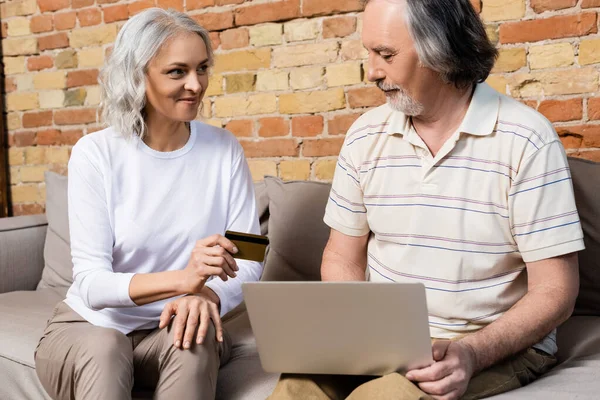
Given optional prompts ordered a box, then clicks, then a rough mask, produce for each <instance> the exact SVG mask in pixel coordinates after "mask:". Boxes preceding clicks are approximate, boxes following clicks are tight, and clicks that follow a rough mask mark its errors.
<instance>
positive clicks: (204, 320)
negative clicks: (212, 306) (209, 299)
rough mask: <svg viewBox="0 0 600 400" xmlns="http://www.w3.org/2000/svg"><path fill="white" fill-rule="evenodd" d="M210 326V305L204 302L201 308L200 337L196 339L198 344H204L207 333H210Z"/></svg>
mask: <svg viewBox="0 0 600 400" xmlns="http://www.w3.org/2000/svg"><path fill="white" fill-rule="evenodd" d="M208 324H210V314H209V312H208V305H207V303H206V302H203V303H202V305H201V306H200V326H199V327H198V336H197V337H196V342H197V343H198V344H202V342H203V341H204V338H205V337H206V332H207V331H208Z"/></svg>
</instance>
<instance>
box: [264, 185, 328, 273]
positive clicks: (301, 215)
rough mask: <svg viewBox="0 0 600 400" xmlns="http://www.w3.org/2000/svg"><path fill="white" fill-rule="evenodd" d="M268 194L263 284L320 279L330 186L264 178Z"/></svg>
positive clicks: (325, 241)
mask: <svg viewBox="0 0 600 400" xmlns="http://www.w3.org/2000/svg"><path fill="white" fill-rule="evenodd" d="M265 184H266V186H267V192H268V194H269V214H270V215H269V241H270V245H269V252H268V257H267V260H266V262H265V268H264V272H263V277H262V279H263V280H267V281H297V280H302V281H315V280H320V279H321V273H320V268H321V257H322V255H323V249H324V248H325V244H326V243H327V239H328V238H329V227H328V226H327V225H325V223H324V222H323V215H324V213H325V205H326V204H327V199H328V198H329V191H330V189H331V186H330V185H329V184H325V183H319V182H305V181H293V182H283V181H281V180H280V179H278V178H274V177H267V178H265Z"/></svg>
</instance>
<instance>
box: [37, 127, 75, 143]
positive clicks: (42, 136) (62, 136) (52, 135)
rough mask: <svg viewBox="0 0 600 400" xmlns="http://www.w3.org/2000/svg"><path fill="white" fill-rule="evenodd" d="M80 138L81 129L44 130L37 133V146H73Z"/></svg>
mask: <svg viewBox="0 0 600 400" xmlns="http://www.w3.org/2000/svg"><path fill="white" fill-rule="evenodd" d="M82 136H83V131H82V130H81V129H72V130H68V131H60V130H58V129H46V130H42V131H39V132H38V133H37V144H38V145H40V146H57V145H74V144H75V143H77V141H78V140H79V139H80V138H81V137H82Z"/></svg>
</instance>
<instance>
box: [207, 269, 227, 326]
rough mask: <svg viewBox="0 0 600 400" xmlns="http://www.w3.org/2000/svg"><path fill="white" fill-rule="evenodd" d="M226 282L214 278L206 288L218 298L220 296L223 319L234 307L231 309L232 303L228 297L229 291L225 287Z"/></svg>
mask: <svg viewBox="0 0 600 400" xmlns="http://www.w3.org/2000/svg"><path fill="white" fill-rule="evenodd" d="M224 283H225V282H223V281H221V280H220V278H213V279H211V280H210V281H208V282H206V285H205V286H206V287H207V288H209V289H211V290H212V291H213V292H215V294H216V295H217V296H219V304H220V306H219V307H220V314H221V318H223V316H224V315H225V314H227V313H228V312H229V311H231V309H232V308H233V307H231V301H229V299H228V297H229V296H227V293H226V291H227V289H226V288H225V287H224V285H223V284H224Z"/></svg>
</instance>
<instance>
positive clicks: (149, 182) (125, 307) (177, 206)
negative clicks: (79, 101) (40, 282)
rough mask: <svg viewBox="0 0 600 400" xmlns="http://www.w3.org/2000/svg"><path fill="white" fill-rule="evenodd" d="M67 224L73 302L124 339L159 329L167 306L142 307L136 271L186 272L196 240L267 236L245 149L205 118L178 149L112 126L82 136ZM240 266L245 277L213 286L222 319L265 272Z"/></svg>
mask: <svg viewBox="0 0 600 400" xmlns="http://www.w3.org/2000/svg"><path fill="white" fill-rule="evenodd" d="M69 228H70V234H71V255H72V257H73V265H74V267H73V279H74V282H73V285H72V286H71V287H70V288H69V291H68V293H67V298H66V300H65V302H66V303H67V304H68V305H69V306H70V307H71V308H72V309H73V310H74V311H76V312H77V313H78V314H80V315H81V316H82V317H83V318H85V319H86V320H87V321H89V322H90V323H92V324H94V325H98V326H103V327H108V328H114V329H117V330H119V331H121V332H123V333H125V334H127V333H129V332H131V331H134V330H139V329H153V328H156V327H157V326H158V320H159V316H160V313H161V312H162V310H163V308H164V306H165V304H166V303H167V302H168V301H169V299H167V300H163V301H158V302H155V303H151V304H147V305H144V306H139V307H138V306H136V305H135V303H134V302H133V301H132V300H131V298H130V297H129V284H130V282H131V278H132V277H133V275H134V274H136V273H151V272H161V271H173V270H181V269H184V268H185V266H186V265H187V263H188V261H189V258H190V255H191V251H192V249H193V247H194V245H195V243H196V241H197V240H199V239H202V238H205V237H207V236H210V235H213V234H215V233H218V234H224V233H225V231H226V230H233V231H240V232H248V233H260V228H259V224H258V216H257V214H256V207H255V198H254V186H253V183H252V178H251V176H250V172H249V169H248V165H247V164H246V160H245V158H244V153H243V150H242V148H241V146H240V145H239V143H238V142H237V140H236V139H235V137H234V136H233V135H232V134H231V133H229V132H227V131H226V130H223V129H219V128H215V127H213V126H210V125H207V124H204V123H200V122H192V123H191V134H190V138H189V140H188V142H187V144H186V145H185V146H184V147H182V148H181V149H178V150H176V151H173V152H158V151H155V150H153V149H151V148H150V147H148V146H147V145H146V144H145V143H144V142H143V141H141V140H139V138H137V137H135V138H133V139H131V140H129V141H127V140H125V139H124V138H123V137H122V136H121V135H120V134H118V133H117V132H115V131H114V130H113V129H112V128H108V129H105V130H102V131H99V132H94V133H92V134H89V135H87V136H84V137H83V138H82V139H81V140H79V142H77V144H76V145H75V146H74V147H73V151H72V154H71V159H70V161H69ZM236 261H237V263H238V266H239V272H238V275H237V278H235V279H231V278H230V279H229V280H228V281H227V282H223V281H222V280H221V279H220V278H218V277H217V278H215V279H212V280H210V281H209V282H207V284H206V286H207V287H209V288H211V289H212V290H214V291H215V293H216V294H217V295H218V296H219V298H220V300H221V315H224V314H225V313H227V312H228V311H229V310H231V309H232V308H234V307H235V306H236V305H238V304H239V303H240V302H241V301H242V289H241V284H242V282H247V281H256V280H258V279H260V275H261V273H262V264H260V263H256V262H250V261H243V260H236Z"/></svg>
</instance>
